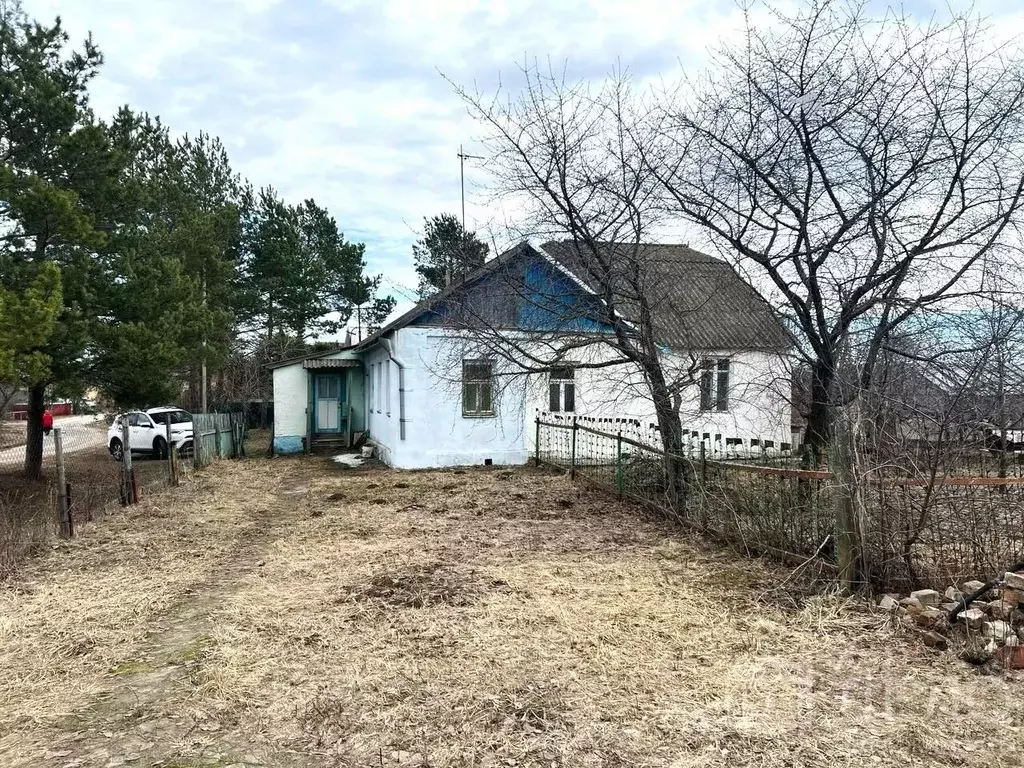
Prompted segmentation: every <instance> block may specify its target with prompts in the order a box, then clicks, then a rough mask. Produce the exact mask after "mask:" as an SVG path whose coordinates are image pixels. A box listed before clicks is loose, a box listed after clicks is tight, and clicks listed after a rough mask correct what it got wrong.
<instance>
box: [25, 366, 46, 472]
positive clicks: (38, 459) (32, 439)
mask: <svg viewBox="0 0 1024 768" xmlns="http://www.w3.org/2000/svg"><path fill="white" fill-rule="evenodd" d="M45 410H46V385H45V384H36V385H34V386H32V387H30V388H29V390H28V434H27V436H26V442H25V477H26V478H28V479H29V480H39V479H41V478H42V476H43V411H45Z"/></svg>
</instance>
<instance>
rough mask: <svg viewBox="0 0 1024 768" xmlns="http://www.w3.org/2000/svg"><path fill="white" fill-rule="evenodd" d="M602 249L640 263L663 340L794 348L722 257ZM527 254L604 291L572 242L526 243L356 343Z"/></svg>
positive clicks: (620, 288)
mask: <svg viewBox="0 0 1024 768" xmlns="http://www.w3.org/2000/svg"><path fill="white" fill-rule="evenodd" d="M601 248H602V249H605V250H603V252H602V253H601V256H602V257H603V258H604V257H607V259H608V262H609V263H612V264H616V265H618V267H621V268H622V269H623V270H625V269H627V268H628V267H630V266H632V265H636V264H642V265H643V267H644V278H643V280H642V281H641V284H642V285H641V287H642V289H643V290H644V292H645V294H646V295H647V296H648V299H649V301H650V303H651V305H652V307H653V311H654V314H655V317H654V324H655V328H656V329H657V330H658V332H659V341H660V342H661V343H663V344H665V345H667V346H669V347H671V348H673V349H677V350H688V349H693V350H707V351H715V350H721V351H732V350H772V351H779V350H785V349H789V348H791V347H792V346H793V340H792V338H791V337H790V335H789V333H788V332H787V331H786V329H785V327H784V326H783V325H782V323H781V322H780V321H779V319H778V318H777V317H776V315H775V313H774V312H773V311H772V308H771V307H770V306H769V305H768V303H767V302H766V301H765V300H764V299H763V298H762V297H761V296H760V294H758V293H757V291H755V290H754V289H753V288H752V287H751V286H750V285H748V284H747V283H746V282H745V281H744V280H743V278H741V277H740V276H739V274H738V273H737V272H736V270H735V269H733V268H732V267H731V266H730V265H729V264H727V263H726V262H724V261H722V260H721V259H717V258H715V257H714V256H709V255H707V254H705V253H701V252H699V251H695V250H693V249H692V248H690V247H689V246H686V245H659V244H650V245H647V244H645V245H639V246H636V245H625V244H618V243H606V244H602V245H601ZM637 249H640V250H639V251H638V250H637ZM530 252H536V253H538V254H539V255H540V256H542V257H546V258H547V259H549V260H551V261H553V262H554V263H555V264H556V265H557V266H560V267H561V268H562V269H563V270H565V271H567V272H569V273H571V276H572V277H574V278H575V279H576V280H577V281H578V282H579V283H580V284H582V285H583V286H584V287H585V288H586V289H587V290H590V291H592V292H593V293H594V294H595V295H597V296H598V297H600V296H601V290H600V289H601V283H602V282H603V280H602V279H599V276H598V275H596V274H595V273H594V272H595V271H594V270H593V269H588V268H587V265H588V264H591V265H592V264H593V261H592V260H591V259H588V258H586V257H584V256H583V255H581V254H580V253H579V252H577V250H576V248H575V246H574V245H573V243H572V242H569V241H555V242H549V243H545V244H544V245H530V244H528V243H525V242H523V243H520V244H519V245H516V246H515V247H513V248H511V249H509V250H507V251H505V252H504V253H502V254H500V255H499V256H497V257H495V258H493V259H491V260H490V261H488V262H487V263H486V264H484V265H483V266H482V267H480V268H479V269H477V270H475V271H474V272H471V273H470V274H469V275H467V276H466V277H465V279H464V280H462V281H461V282H459V283H457V284H454V285H451V286H449V287H448V288H446V289H445V290H443V291H441V292H439V293H437V294H435V295H433V296H431V297H430V298H429V299H426V300H425V301H421V302H420V303H419V304H417V305H416V306H415V307H413V308H412V309H410V310H409V311H408V312H406V313H404V314H403V315H402V316H401V317H399V318H397V319H395V320H393V321H391V322H390V323H388V324H387V325H385V326H384V327H383V328H381V329H380V330H378V331H377V332H376V333H374V334H373V335H371V336H369V337H367V338H366V339H364V340H363V341H362V342H361V343H360V344H357V345H356V346H357V348H363V349H365V348H366V347H369V346H372V345H373V344H376V343H377V341H378V340H379V339H380V338H381V337H382V336H384V335H385V334H388V333H390V332H392V331H395V330H398V329H400V328H403V327H405V326H406V325H408V324H409V323H411V322H413V321H414V320H415V319H416V318H418V317H420V316H421V315H422V314H423V313H424V312H427V311H429V310H430V309H432V308H434V307H435V306H437V305H438V304H439V303H441V302H443V301H444V300H445V299H447V298H448V297H449V296H451V295H452V294H453V293H455V292H457V291H458V290H459V289H461V288H462V287H463V286H465V285H467V284H468V283H471V282H473V281H475V280H477V279H479V278H480V277H482V276H484V275H486V274H488V273H490V272H493V271H494V270H495V269H496V268H497V267H499V266H501V265H504V264H508V263H509V262H510V261H511V260H512V259H515V258H517V257H518V256H520V255H521V254H523V253H530ZM612 280H613V282H614V283H618V284H617V285H614V286H613V294H614V296H613V298H614V301H615V303H616V305H617V307H616V308H617V309H618V310H619V313H620V315H621V316H622V318H623V319H624V320H626V321H627V322H629V321H635V320H636V315H637V314H638V313H637V312H636V311H635V310H636V306H635V302H633V301H631V300H630V296H631V295H632V293H633V290H632V289H631V288H630V285H631V283H630V281H629V280H627V279H625V275H624V274H623V275H620V276H616V274H615V270H614V268H613V272H612Z"/></svg>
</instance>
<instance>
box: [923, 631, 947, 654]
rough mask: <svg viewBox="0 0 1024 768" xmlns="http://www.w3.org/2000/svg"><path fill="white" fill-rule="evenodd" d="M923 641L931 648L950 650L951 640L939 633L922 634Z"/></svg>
mask: <svg viewBox="0 0 1024 768" xmlns="http://www.w3.org/2000/svg"><path fill="white" fill-rule="evenodd" d="M921 641H922V642H923V643H924V644H925V645H927V646H928V647H929V648H938V649H939V650H940V651H944V650H946V649H947V648H949V640H947V639H946V637H945V636H944V635H940V634H939V633H938V632H934V631H929V632H922V633H921Z"/></svg>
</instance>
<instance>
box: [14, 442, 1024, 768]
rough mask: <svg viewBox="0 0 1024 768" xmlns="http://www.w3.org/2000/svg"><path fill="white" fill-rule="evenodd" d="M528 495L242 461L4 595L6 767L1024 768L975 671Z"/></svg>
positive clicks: (889, 631) (1010, 729)
mask: <svg viewBox="0 0 1024 768" xmlns="http://www.w3.org/2000/svg"><path fill="white" fill-rule="evenodd" d="M786 575H787V574H785V573H782V572H779V571H776V570H773V569H772V568H771V567H769V566H767V565H764V564H761V563H757V562H751V561H747V560H743V559H739V558H737V557H736V556H735V555H733V554H731V553H729V552H724V551H721V550H716V549H714V548H712V547H709V546H705V545H703V544H701V543H700V542H694V541H687V540H685V539H684V538H682V537H680V535H679V533H678V532H677V531H675V530H674V529H672V528H671V527H669V526H667V525H665V524H663V523H660V522H658V521H653V520H650V519H645V518H644V517H643V515H642V514H641V513H640V512H639V511H638V510H637V509H635V508H633V507H631V506H629V505H624V504H619V503H615V502H614V501H611V500H609V499H608V498H607V497H605V496H602V495H598V494H595V493H592V492H590V491H588V490H586V489H583V488H580V487H573V486H571V485H570V484H569V483H568V481H567V480H566V479H564V478H561V477H554V476H550V475H546V474H542V473H537V472H532V471H528V470H515V471H508V470H495V471H486V472H485V471H478V472H477V471H474V472H468V473H467V472H458V471H454V472H453V471H447V472H431V473H413V474H410V473H392V472H386V471H373V472H359V471H355V472H354V471H351V470H343V469H338V468H336V467H332V466H330V465H329V464H328V463H321V462H315V461H313V462H311V461H304V460H281V459H277V460H273V461H250V462H222V463H220V464H218V465H215V467H214V468H213V469H211V470H208V471H207V472H204V473H201V474H200V475H198V478H193V479H192V480H191V481H190V483H189V484H187V485H186V486H184V487H182V488H180V489H178V490H177V491H175V492H172V493H171V494H168V495H163V496H155V497H153V498H151V499H148V500H147V502H146V503H144V504H143V505H140V506H139V507H138V508H136V509H133V510H132V511H131V512H130V513H128V514H123V515H117V516H115V517H112V518H109V519H107V520H105V521H102V522H100V523H98V524H95V525H92V526H89V527H87V528H86V529H85V530H84V531H83V535H82V536H81V537H80V538H78V539H76V540H74V541H73V542H71V543H69V544H66V545H61V546H59V547H57V548H56V549H55V550H54V551H53V552H51V553H49V554H47V555H46V556H45V557H42V558H40V559H38V560H36V561H34V562H33V563H32V564H31V565H30V566H29V567H28V568H27V569H26V570H25V572H24V573H23V575H22V577H21V578H20V579H19V580H17V581H16V582H14V583H11V584H8V585H6V586H5V587H3V588H0V669H3V670H4V671H5V674H4V675H0V765H3V766H43V767H44V768H93V767H94V766H102V767H103V768H116V767H117V766H143V767H146V768H158V767H159V768H227V767H228V766H235V767H241V766H285V768H312V767H313V766H338V767H342V766H351V767H352V768H356V767H359V768H366V767H367V766H375V767H376V768H401V767H403V766H421V767H422V768H426V766H435V767H441V766H453V767H455V768H458V767H462V768H469V767H470V766H473V767H474V768H475V767H477V766H479V767H480V768H483V767H484V766H488V767H490V768H498V766H537V768H540V767H541V766H543V768H552V766H553V767H554V768H570V767H571V768H576V766H584V767H585V768H589V767H593V768H597V767H598V766H664V767H665V768H668V767H672V768H688V767H690V766H693V767H694V768H695V767H696V766H755V765H756V766H768V767H769V768H782V767H783V766H787V767H788V768H795V767H797V766H819V765H822V764H823V763H828V764H829V765H830V768H834V767H838V766H851V767H852V766H858V768H859V767H860V766H863V765H894V764H899V765H907V766H922V767H923V766H954V765H956V766H971V767H974V766H978V767H979V768H980V766H986V768H988V767H990V766H999V767H1001V766H1011V765H1018V764H1019V747H1020V745H1021V744H1022V743H1024V730H1022V729H1024V717H1022V715H1021V710H1020V708H1019V705H1018V703H1017V702H1018V693H1019V683H1020V676H1019V675H1018V677H1017V678H1012V677H1004V676H1001V675H990V676H982V675H979V674H977V673H976V672H974V671H973V670H972V669H971V668H969V667H967V666H965V665H964V664H962V663H961V662H959V661H957V660H956V659H954V658H952V657H951V656H949V655H941V654H933V653H932V652H930V651H928V650H927V649H924V648H920V647H918V646H915V645H913V644H911V643H910V642H909V641H908V639H907V638H906V637H904V636H902V635H900V634H898V633H897V632H896V631H895V630H894V629H893V627H891V626H890V625H889V624H888V623H887V620H886V619H885V618H884V617H881V616H878V615H872V614H868V613H864V612H861V611H860V610H854V609H852V608H850V607H849V606H846V605H844V604H843V603H842V602H841V601H838V600H835V599H832V598H822V597H808V596H806V595H803V596H799V595H798V596H796V599H795V600H793V601H789V600H787V599H784V598H785V596H780V595H779V594H775V593H768V592H767V590H766V586H767V585H771V584H777V583H779V582H780V581H782V580H783V579H784V578H785V576H786Z"/></svg>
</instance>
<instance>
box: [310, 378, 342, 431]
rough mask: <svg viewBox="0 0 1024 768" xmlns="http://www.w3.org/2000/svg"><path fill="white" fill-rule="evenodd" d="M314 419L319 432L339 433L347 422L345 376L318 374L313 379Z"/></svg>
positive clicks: (314, 428) (314, 426)
mask: <svg viewBox="0 0 1024 768" xmlns="http://www.w3.org/2000/svg"><path fill="white" fill-rule="evenodd" d="M313 403H314V406H315V407H314V414H315V415H314V420H313V431H314V432H316V433H317V434H325V433H329V434H332V433H338V432H341V431H342V428H343V425H344V423H345V419H344V418H343V417H344V408H345V377H344V376H341V375H338V374H317V375H316V377H315V378H314V381H313Z"/></svg>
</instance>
